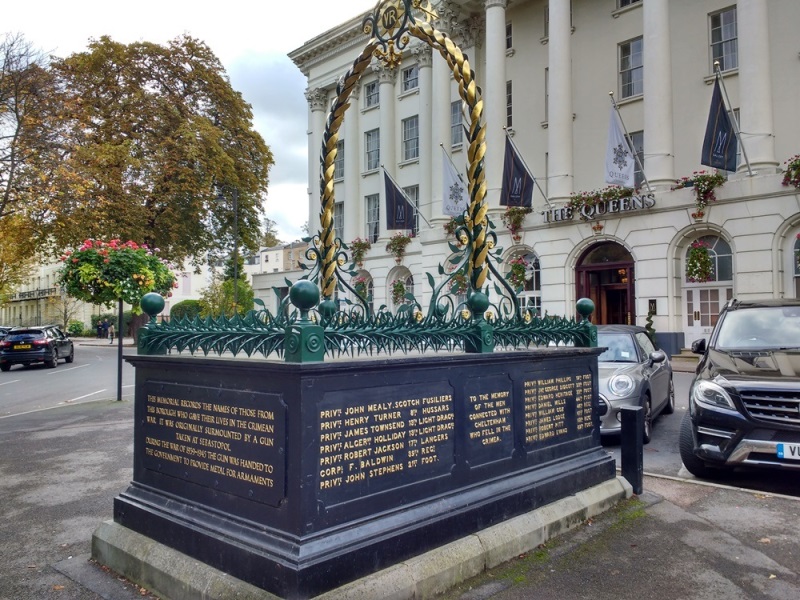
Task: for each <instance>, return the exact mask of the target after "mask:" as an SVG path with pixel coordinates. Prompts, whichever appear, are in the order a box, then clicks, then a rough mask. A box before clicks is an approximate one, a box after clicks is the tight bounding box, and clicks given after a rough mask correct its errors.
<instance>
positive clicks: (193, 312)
mask: <svg viewBox="0 0 800 600" xmlns="http://www.w3.org/2000/svg"><path fill="white" fill-rule="evenodd" d="M199 314H200V301H199V300H183V301H181V302H178V303H177V304H175V305H174V306H173V307H172V308H170V309H169V318H170V319H180V318H185V319H189V320H191V319H194V318H195V317H196V316H197V315H199Z"/></svg>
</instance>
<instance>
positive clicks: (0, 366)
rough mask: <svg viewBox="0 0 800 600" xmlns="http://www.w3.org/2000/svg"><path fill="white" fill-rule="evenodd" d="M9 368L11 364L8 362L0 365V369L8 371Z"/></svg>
mask: <svg viewBox="0 0 800 600" xmlns="http://www.w3.org/2000/svg"><path fill="white" fill-rule="evenodd" d="M10 370H11V365H10V364H8V363H3V364H2V365H0V371H10Z"/></svg>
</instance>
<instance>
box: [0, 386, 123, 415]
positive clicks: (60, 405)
mask: <svg viewBox="0 0 800 600" xmlns="http://www.w3.org/2000/svg"><path fill="white" fill-rule="evenodd" d="M105 391H106V390H99V391H97V392H92V393H91V394H86V396H81V397H80V398H86V397H87V396H94V395H95V394H99V393H100V392H105ZM80 398H74V399H72V400H67V401H66V402H59V403H58V404H56V405H55V406H48V407H46V408H37V409H36V410H29V411H26V412H21V413H14V414H12V415H2V416H0V420H3V419H11V418H13V417H21V416H23V415H30V414H33V413H38V412H44V411H46V410H53V409H54V408H63V407H64V405H65V404H66V403H67V402H70V403H72V402H74V401H75V400H80ZM109 400H111V399H110V398H109ZM78 404H87V403H86V402H78ZM78 404H70V405H71V406H77V405H78Z"/></svg>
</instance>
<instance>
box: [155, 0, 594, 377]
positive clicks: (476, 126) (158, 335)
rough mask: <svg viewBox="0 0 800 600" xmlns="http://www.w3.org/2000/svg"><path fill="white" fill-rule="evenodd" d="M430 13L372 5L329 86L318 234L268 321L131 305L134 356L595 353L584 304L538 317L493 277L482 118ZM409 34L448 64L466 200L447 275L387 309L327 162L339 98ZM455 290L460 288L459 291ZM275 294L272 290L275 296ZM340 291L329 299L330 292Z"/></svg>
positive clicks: (394, 54) (497, 262)
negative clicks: (346, 224) (342, 233)
mask: <svg viewBox="0 0 800 600" xmlns="http://www.w3.org/2000/svg"><path fill="white" fill-rule="evenodd" d="M436 18H437V15H436V12H435V11H434V10H433V8H432V6H431V3H430V1H429V0H383V1H381V2H379V3H378V4H377V5H376V7H375V9H374V11H373V12H372V13H371V14H370V15H369V16H367V17H366V18H365V20H364V22H363V31H364V33H365V34H367V35H368V36H369V39H368V41H367V42H366V44H365V46H364V48H363V50H362V51H361V53H360V54H359V55H358V57H356V59H355V60H354V61H353V63H352V65H351V67H350V68H349V70H348V71H347V73H346V74H345V75H344V76H342V77H341V78H340V79H339V83H338V85H337V88H336V97H335V98H334V99H333V101H332V102H331V106H330V111H329V113H328V117H327V119H326V124H325V131H324V133H323V136H322V148H321V155H320V164H321V169H320V213H319V230H318V231H317V233H316V234H315V235H313V236H312V237H309V238H307V239H306V241H307V242H308V243H309V248H308V250H307V251H306V253H305V259H306V261H307V262H306V263H304V264H302V265H301V266H302V267H303V269H304V270H305V274H304V276H303V277H302V278H301V279H300V280H299V281H297V282H294V283H293V282H291V281H289V280H286V283H287V285H288V286H289V288H290V290H289V295H288V296H287V297H285V298H283V299H282V300H280V302H279V308H278V310H277V312H276V314H272V313H271V312H270V311H268V310H266V308H265V306H264V303H263V302H261V301H260V300H256V303H257V304H258V305H259V306H260V308H259V309H258V310H254V311H251V312H250V313H249V314H248V315H246V316H244V317H241V316H239V315H234V316H233V317H231V318H227V317H224V316H222V317H218V318H216V319H214V318H207V319H200V318H195V319H193V320H187V319H183V318H181V319H176V320H173V321H170V322H165V323H156V321H155V315H157V314H158V313H159V312H160V310H161V309H163V306H164V302H163V299H161V302H160V306H159V301H158V298H160V297H158V296H157V295H148V296H150V297H149V298H148V297H145V298H143V299H142V308H143V310H144V311H145V312H146V313H147V314H149V315H151V321H150V323H149V324H148V325H147V326H146V327H145V328H143V330H141V331H140V334H139V352H140V353H143V354H163V353H167V352H171V351H173V350H175V351H178V352H184V351H188V352H191V353H193V354H194V353H196V352H203V353H204V354H209V353H215V354H224V353H231V354H233V355H234V356H235V355H238V354H241V353H244V354H247V355H248V356H250V355H253V354H262V355H264V356H270V355H277V356H280V357H283V358H284V359H285V360H287V361H291V362H304V361H316V360H323V358H324V357H325V356H334V357H335V356H339V355H346V356H355V355H361V354H368V355H370V354H379V353H386V354H393V353H397V352H422V353H424V352H436V351H459V350H460V351H463V352H492V351H494V350H495V349H497V348H503V349H515V348H527V347H530V346H536V345H557V344H574V345H576V346H596V345H597V332H596V328H595V327H594V326H593V325H592V324H591V322H590V321H589V315H590V314H591V312H592V311H593V309H594V304H593V303H592V302H591V300H588V299H582V300H579V301H578V305H577V309H578V313H579V314H580V315H581V319H580V320H575V319H571V318H567V317H558V316H550V315H538V314H534V313H532V312H531V311H530V310H523V309H522V308H521V306H520V302H519V299H518V298H517V295H516V291H515V289H514V288H513V287H512V286H511V285H510V284H509V282H508V281H507V280H506V278H505V277H504V276H503V274H502V270H503V267H502V263H503V261H502V248H500V247H499V246H498V243H497V242H498V239H497V234H496V233H495V226H494V224H493V223H492V222H491V220H490V219H489V217H488V206H487V205H486V202H485V196H486V177H485V165H484V157H485V154H486V141H485V139H486V132H485V127H484V124H483V123H482V116H483V100H482V99H481V91H480V88H478V86H477V83H476V80H475V73H474V72H473V70H472V68H471V67H470V64H469V60H468V58H467V56H466V55H465V54H464V53H463V52H462V51H461V49H460V48H459V47H458V46H457V45H456V44H455V43H454V42H453V40H452V39H450V38H449V37H448V35H447V34H446V33H444V32H441V31H439V30H437V29H436V28H435V27H434V26H433V25H432V22H433V20H434V19H436ZM410 37H415V38H417V39H419V40H421V41H422V42H423V43H425V44H427V45H428V46H430V47H431V48H432V49H433V50H435V51H437V52H439V54H440V55H441V56H442V58H443V59H444V60H445V61H446V62H447V64H448V66H449V67H450V69H451V71H452V73H453V77H454V79H455V81H456V83H457V85H458V92H459V96H460V97H461V100H462V102H463V104H464V106H465V107H466V112H467V116H468V119H469V130H468V135H467V138H468V139H467V141H468V144H469V147H468V150H467V159H468V168H467V178H468V184H467V190H468V193H469V205H468V207H467V209H466V210H465V211H464V212H463V213H462V214H461V215H460V216H459V217H457V218H456V220H455V224H456V228H455V231H454V234H455V239H456V240H458V242H459V244H458V245H455V244H453V243H450V242H448V244H449V247H450V251H451V252H452V254H451V255H450V258H448V259H447V261H446V262H447V263H448V264H447V268H445V266H444V265H442V264H440V265H439V267H438V275H439V277H440V279H441V280H440V281H439V283H437V282H436V278H434V276H433V275H432V274H430V273H427V274H426V279H427V284H428V286H429V288H430V300H429V302H428V305H427V307H423V306H422V304H421V303H420V302H418V301H417V299H416V297H415V295H414V294H412V293H406V294H405V297H404V298H403V299H402V302H401V303H400V304H399V306H397V307H396V309H395V310H394V311H390V310H389V309H388V307H386V306H385V305H384V306H380V307H378V308H377V310H374V309H373V308H372V302H371V298H367V297H366V295H367V292H366V291H365V289H364V286H358V285H357V284H356V283H355V282H353V279H354V278H356V277H357V276H358V274H359V271H357V270H356V263H355V261H352V260H351V256H352V255H351V253H350V249H349V248H348V246H347V244H346V243H345V242H344V241H342V239H341V237H339V236H337V232H336V230H335V228H334V218H333V212H334V205H335V202H334V184H333V177H334V170H335V167H334V164H335V161H336V156H337V152H338V148H337V142H338V132H339V129H340V127H341V124H342V121H343V119H344V115H345V112H346V111H347V109H348V107H349V106H350V96H351V94H352V92H353V90H354V88H355V86H356V84H357V83H358V81H359V80H360V78H361V76H362V75H363V74H364V72H365V71H366V70H367V68H368V67H369V66H370V64H371V62H372V61H373V60H374V59H377V60H379V61H382V62H384V63H385V64H386V65H387V66H388V67H389V68H395V67H396V66H397V65H398V64H400V62H401V60H402V52H403V50H404V49H406V48H407V45H408V43H409V41H410ZM464 288H466V289H464ZM277 293H278V292H277V290H276V294H277ZM337 294H338V295H341V296H342V297H345V296H348V295H349V297H350V298H354V300H350V299H349V298H346V299H345V300H344V301H343V302H341V303H339V302H336V301H335V300H334V299H335V298H336V296H337Z"/></svg>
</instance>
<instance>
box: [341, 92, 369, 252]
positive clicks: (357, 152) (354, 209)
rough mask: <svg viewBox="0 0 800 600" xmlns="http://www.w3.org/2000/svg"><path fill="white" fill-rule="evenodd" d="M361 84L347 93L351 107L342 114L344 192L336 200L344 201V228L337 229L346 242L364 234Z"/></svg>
mask: <svg viewBox="0 0 800 600" xmlns="http://www.w3.org/2000/svg"><path fill="white" fill-rule="evenodd" d="M360 91H361V86H360V84H359V85H356V86H355V87H354V88H353V91H352V92H351V93H350V108H348V109H347V112H346V113H345V114H344V193H343V194H342V197H341V198H337V200H338V201H339V202H344V231H340V232H337V234H338V235H340V236H341V237H342V239H343V240H344V241H345V243H347V242H349V241H350V240H352V239H353V238H355V237H364V236H365V233H366V231H365V228H364V226H362V223H365V222H366V219H365V216H364V200H363V198H361V197H360V190H361V168H360V162H359V160H360V158H361V156H362V154H361V127H360V123H359V117H360V116H361V111H360V110H359V104H358V97H359V92H360Z"/></svg>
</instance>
